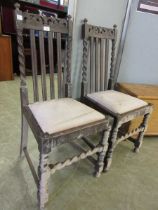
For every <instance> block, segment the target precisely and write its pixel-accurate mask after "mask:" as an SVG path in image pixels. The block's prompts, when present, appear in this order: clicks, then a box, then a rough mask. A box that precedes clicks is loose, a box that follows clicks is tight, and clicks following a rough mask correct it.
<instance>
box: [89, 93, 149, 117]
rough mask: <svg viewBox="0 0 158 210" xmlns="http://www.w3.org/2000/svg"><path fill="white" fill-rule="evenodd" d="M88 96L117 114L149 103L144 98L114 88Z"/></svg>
mask: <svg viewBox="0 0 158 210" xmlns="http://www.w3.org/2000/svg"><path fill="white" fill-rule="evenodd" d="M87 97H88V98H89V99H90V100H91V101H94V102H96V103H97V104H100V105H101V106H102V107H105V108H107V109H108V110H110V111H112V112H113V113H117V114H123V113H126V112H128V111H132V110H134V109H137V108H140V107H143V106H146V105H147V103H146V102H145V101H143V100H140V99H138V98H135V97H133V96H130V95H127V94H124V93H121V92H118V91H114V90H107V91H101V92H96V93H91V94H88V96H87Z"/></svg>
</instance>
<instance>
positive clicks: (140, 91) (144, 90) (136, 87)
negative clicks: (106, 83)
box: [118, 83, 158, 99]
mask: <svg viewBox="0 0 158 210" xmlns="http://www.w3.org/2000/svg"><path fill="white" fill-rule="evenodd" d="M118 86H119V89H123V90H125V91H126V93H129V94H130V95H132V96H135V97H139V98H142V99H158V85H145V84H133V83H118Z"/></svg>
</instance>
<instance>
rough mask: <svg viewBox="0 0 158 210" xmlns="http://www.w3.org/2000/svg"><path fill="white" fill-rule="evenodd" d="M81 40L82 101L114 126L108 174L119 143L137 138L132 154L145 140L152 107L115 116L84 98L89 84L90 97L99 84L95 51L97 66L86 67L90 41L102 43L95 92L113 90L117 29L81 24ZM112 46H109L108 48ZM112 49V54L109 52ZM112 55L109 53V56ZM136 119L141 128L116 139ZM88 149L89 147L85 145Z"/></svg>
mask: <svg viewBox="0 0 158 210" xmlns="http://www.w3.org/2000/svg"><path fill="white" fill-rule="evenodd" d="M82 38H83V69H82V93H81V100H82V101H83V102H84V103H86V104H87V105H88V106H91V107H92V108H94V109H96V110H98V111H100V112H102V113H104V114H105V115H107V114H109V115H110V116H111V117H113V120H114V123H113V127H112V130H111V134H110V138H109V145H108V149H107V152H106V156H105V159H104V171H105V172H106V171H108V170H109V168H110V166H111V163H112V156H113V151H114V149H115V147H116V145H117V144H118V143H120V142H121V141H123V140H125V139H128V138H130V140H131V137H132V136H133V135H136V134H137V135H138V139H137V140H136V141H135V142H134V147H135V148H134V151H135V152H138V151H139V149H140V147H141V145H142V140H143V136H144V132H145V129H146V127H147V122H148V119H149V116H150V114H151V112H152V105H151V104H148V105H146V106H143V107H141V108H139V109H131V110H130V111H129V112H126V113H123V114H118V113H115V112H112V111H111V110H109V109H108V108H107V107H106V104H104V105H103V104H101V103H99V102H96V101H94V100H92V99H91V98H89V97H88V96H87V93H88V90H87V89H88V88H87V87H88V84H91V89H90V92H91V93H93V88H94V87H95V82H93V80H95V81H97V80H98V73H99V69H98V61H97V53H98V52H97V50H96V51H95V52H96V65H95V66H92V65H90V69H89V67H88V53H89V51H88V45H89V44H91V43H90V40H92V39H101V46H100V81H99V83H100V89H99V90H98V89H96V90H95V91H96V92H98V91H106V90H107V89H109V90H111V89H114V86H115V84H114V82H115V80H114V78H115V68H114V67H115V50H116V38H117V27H116V25H114V26H113V29H109V28H105V27H99V26H94V25H90V24H88V21H87V19H85V20H84V24H83V25H82ZM110 43H111V44H110ZM110 45H111V50H110ZM92 50H93V51H94V49H93V48H92V47H91V48H90V56H91V57H92V54H93V52H91V51H92ZM110 52H111V53H110ZM109 60H110V61H111V62H110V68H109V69H108V67H109ZM92 67H93V68H95V70H94V69H93V71H95V72H96V74H95V75H94V76H95V78H93V79H92V78H90V79H89V78H88V71H89V70H90V71H92V69H91V68H92ZM92 86H93V87H92ZM139 116H144V117H143V118H144V119H143V122H142V123H141V125H139V126H138V127H137V128H136V129H135V130H133V131H131V132H129V133H125V134H122V136H121V137H118V133H119V131H120V128H121V126H122V125H123V124H125V123H127V122H130V121H132V120H134V119H135V118H137V117H139ZM87 145H89V144H88V143H87ZM99 162H101V164H102V158H100V161H99Z"/></svg>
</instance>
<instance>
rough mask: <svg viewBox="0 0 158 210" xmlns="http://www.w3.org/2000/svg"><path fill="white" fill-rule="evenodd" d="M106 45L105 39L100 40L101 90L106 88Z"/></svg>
mask: <svg viewBox="0 0 158 210" xmlns="http://www.w3.org/2000/svg"><path fill="white" fill-rule="evenodd" d="M104 47H105V41H104V40H103V39H101V40H100V91H103V90H104V75H105V72H104Z"/></svg>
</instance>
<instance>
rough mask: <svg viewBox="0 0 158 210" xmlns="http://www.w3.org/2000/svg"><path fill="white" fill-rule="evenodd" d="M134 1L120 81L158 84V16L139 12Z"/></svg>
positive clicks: (134, 0)
mask: <svg viewBox="0 0 158 210" xmlns="http://www.w3.org/2000/svg"><path fill="white" fill-rule="evenodd" d="M137 5H138V0H133V5H132V13H131V18H130V23H129V27H128V33H127V37H126V42H125V49H124V53H123V58H122V63H121V68H120V73H119V77H118V81H121V82H132V83H146V84H158V24H157V23H158V15H154V14H149V13H142V12H137V11H136V10H137Z"/></svg>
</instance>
